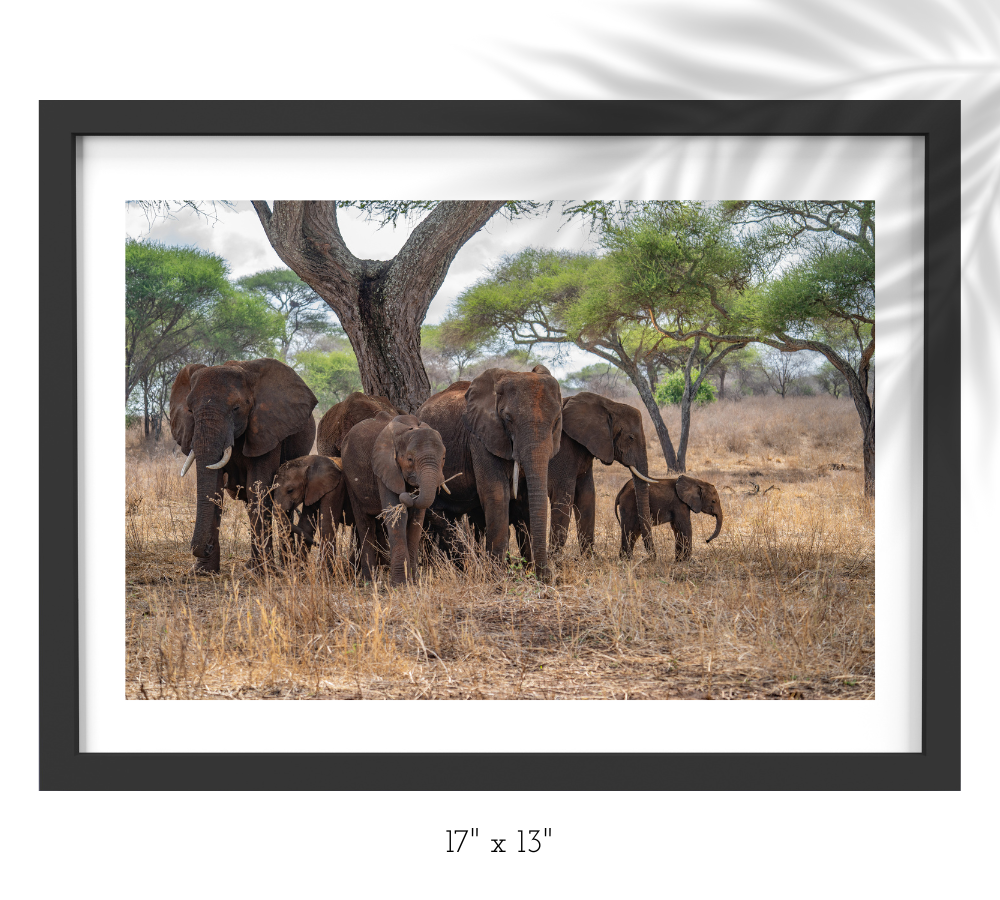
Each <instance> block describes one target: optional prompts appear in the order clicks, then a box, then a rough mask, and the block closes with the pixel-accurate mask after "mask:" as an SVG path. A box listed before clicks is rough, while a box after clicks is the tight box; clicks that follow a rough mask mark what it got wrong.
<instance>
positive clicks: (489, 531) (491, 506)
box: [480, 487, 510, 562]
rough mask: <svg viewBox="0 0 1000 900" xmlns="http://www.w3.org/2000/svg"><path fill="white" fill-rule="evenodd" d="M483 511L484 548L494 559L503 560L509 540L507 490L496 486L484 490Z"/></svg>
mask: <svg viewBox="0 0 1000 900" xmlns="http://www.w3.org/2000/svg"><path fill="white" fill-rule="evenodd" d="M484 493H485V494H486V496H483V495H482V494H481V495H480V497H481V498H482V500H483V511H484V512H485V513H486V550H487V552H488V553H489V554H490V555H492V556H493V557H495V558H496V559H498V560H500V561H501V562H503V558H504V555H505V554H506V553H507V544H508V542H509V541H510V510H509V508H508V507H509V503H510V500H509V498H508V494H507V492H506V491H505V490H504V489H503V488H502V487H498V488H495V489H494V490H491V491H489V492H484Z"/></svg>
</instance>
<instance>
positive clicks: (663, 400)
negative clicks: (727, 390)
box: [655, 372, 715, 406]
mask: <svg viewBox="0 0 1000 900" xmlns="http://www.w3.org/2000/svg"><path fill="white" fill-rule="evenodd" d="M655 396H656V402H657V403H659V404H660V406H666V405H667V404H670V403H672V404H674V405H676V406H679V405H680V402H681V398H682V397H683V396H684V373H683V372H671V373H670V374H669V375H668V376H667V377H666V378H664V379H663V381H661V382H660V383H659V384H658V385H657V386H656V395H655ZM694 399H695V402H696V403H702V404H704V403H714V402H715V388H714V387H713V386H712V385H711V384H709V383H708V382H707V381H703V382H702V383H701V386H700V387H699V388H698V393H697V394H696V395H695V398H694Z"/></svg>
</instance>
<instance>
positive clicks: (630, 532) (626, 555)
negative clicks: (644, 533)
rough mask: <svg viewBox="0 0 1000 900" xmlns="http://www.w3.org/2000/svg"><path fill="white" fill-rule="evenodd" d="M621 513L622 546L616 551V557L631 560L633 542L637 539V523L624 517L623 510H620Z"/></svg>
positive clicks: (633, 548)
mask: <svg viewBox="0 0 1000 900" xmlns="http://www.w3.org/2000/svg"><path fill="white" fill-rule="evenodd" d="M621 513H622V521H621V526H622V546H621V550H619V551H618V555H619V556H620V557H621V558H622V559H631V558H632V554H633V552H635V542H636V541H637V540H638V539H639V523H638V522H633V521H631V519H630V518H629V517H627V516H626V515H625V511H624V510H621Z"/></svg>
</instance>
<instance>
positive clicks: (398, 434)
mask: <svg viewBox="0 0 1000 900" xmlns="http://www.w3.org/2000/svg"><path fill="white" fill-rule="evenodd" d="M342 454H343V456H342V460H341V463H342V466H343V470H344V475H345V476H346V478H347V493H348V495H349V497H350V501H351V508H352V509H353V511H354V519H355V522H356V524H355V537H356V539H357V546H358V548H359V555H360V563H361V574H362V577H364V578H367V579H369V580H371V578H372V573H373V571H374V569H375V567H376V565H377V564H378V562H379V558H380V557H381V556H382V555H383V553H384V551H385V550H388V553H389V570H390V574H391V580H392V584H393V585H397V584H403V583H404V582H405V581H406V580H407V579H410V580H416V573H417V548H418V547H419V545H420V533H421V530H422V528H423V524H424V513H425V511H426V510H427V508H428V507H429V506H430V505H431V504H432V503H433V502H434V497H435V495H436V494H437V490H438V488H439V487H440V486H441V485H442V484H443V482H444V442H443V441H442V440H441V435H440V434H438V432H437V431H435V430H434V429H433V428H431V427H430V425H428V424H426V423H425V422H421V421H420V420H419V419H417V418H416V416H396V417H395V418H393V416H392V415H390V414H389V413H387V412H381V413H379V414H378V415H377V416H375V418H373V419H366V420H365V421H363V422H359V423H358V424H357V425H355V426H354V427H353V428H352V429H351V430H350V431H349V432H348V434H347V437H346V439H345V440H344V443H343V446H342ZM408 485H409V489H408V487H407V486H408ZM413 488H417V490H416V491H414V490H413ZM445 490H447V488H445ZM380 518H381V520H382V523H381V524H382V527H379V526H380V523H379V519H380ZM383 535H384V537H383ZM383 541H384V542H385V543H386V544H387V545H388V546H387V547H383V546H381V545H382V543H383Z"/></svg>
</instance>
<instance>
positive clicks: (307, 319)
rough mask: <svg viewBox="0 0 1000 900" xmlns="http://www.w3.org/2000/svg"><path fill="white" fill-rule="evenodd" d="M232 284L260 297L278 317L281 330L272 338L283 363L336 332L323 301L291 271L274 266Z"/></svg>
mask: <svg viewBox="0 0 1000 900" xmlns="http://www.w3.org/2000/svg"><path fill="white" fill-rule="evenodd" d="M236 284H237V286H238V287H239V288H241V289H242V290H244V291H247V292H249V293H252V294H255V295H257V296H259V297H261V298H262V299H263V300H264V301H265V302H266V303H268V304H269V305H270V306H271V307H272V308H273V309H274V310H275V311H276V312H277V313H279V314H280V316H281V318H282V323H283V327H282V330H281V333H280V334H279V335H277V336H276V337H277V339H278V346H279V352H280V355H281V358H282V359H284V360H285V361H286V362H287V360H288V356H289V354H290V353H294V352H296V351H297V350H308V349H311V347H312V346H313V345H314V344H315V343H316V341H317V340H318V339H319V338H321V337H323V336H329V335H333V334H335V333H336V331H337V328H336V326H335V325H334V322H333V320H332V319H331V317H330V310H329V307H328V306H327V304H326V301H325V300H323V298H322V297H320V296H319V294H317V293H316V292H315V291H314V290H313V289H312V288H311V287H309V285H308V284H306V283H305V282H304V281H303V280H302V279H301V278H299V276H298V275H296V274H295V273H294V272H293V271H292V270H291V269H286V268H284V267H283V266H276V267H275V268H273V269H265V270H264V271H262V272H256V273H254V274H253V275H246V276H244V277H243V278H240V279H239V280H238V281H237V282H236Z"/></svg>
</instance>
